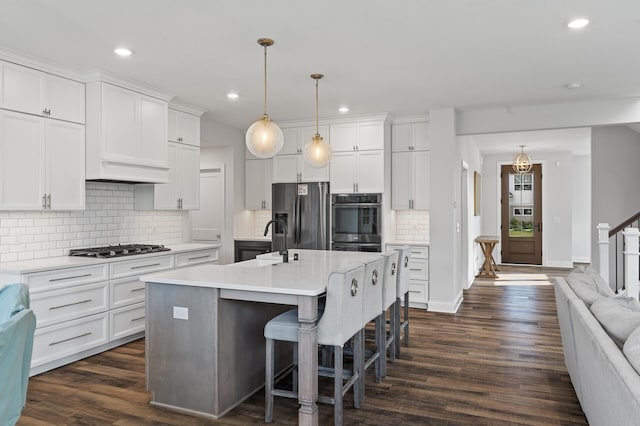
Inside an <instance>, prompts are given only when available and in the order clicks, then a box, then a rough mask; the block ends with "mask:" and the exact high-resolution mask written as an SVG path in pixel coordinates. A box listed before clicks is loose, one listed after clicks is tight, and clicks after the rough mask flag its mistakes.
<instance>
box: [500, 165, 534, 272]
mask: <svg viewBox="0 0 640 426" xmlns="http://www.w3.org/2000/svg"><path fill="white" fill-rule="evenodd" d="M500 179H501V183H502V185H501V187H502V191H501V193H502V198H501V204H502V208H501V210H502V223H501V227H500V228H501V230H502V241H501V242H502V252H501V255H502V262H503V263H526V264H530V265H542V165H540V164H534V165H533V168H532V169H531V171H530V172H528V173H516V172H515V171H514V170H513V168H512V167H511V165H504V166H502V170H501V173H500Z"/></svg>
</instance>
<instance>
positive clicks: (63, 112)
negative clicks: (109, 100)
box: [44, 74, 84, 123]
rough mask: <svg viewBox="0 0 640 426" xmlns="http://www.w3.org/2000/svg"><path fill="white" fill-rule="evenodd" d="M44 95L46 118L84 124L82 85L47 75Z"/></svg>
mask: <svg viewBox="0 0 640 426" xmlns="http://www.w3.org/2000/svg"><path fill="white" fill-rule="evenodd" d="M44 93H45V98H44V107H45V108H47V109H48V110H49V111H50V115H47V117H50V118H56V119H58V120H66V121H72V122H74V123H84V83H79V82H77V81H73V80H69V79H68V78H62V77H58V76H55V75H51V74H47V75H46V77H45V92H44Z"/></svg>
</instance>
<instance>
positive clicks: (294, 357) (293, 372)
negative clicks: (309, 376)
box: [291, 342, 298, 393]
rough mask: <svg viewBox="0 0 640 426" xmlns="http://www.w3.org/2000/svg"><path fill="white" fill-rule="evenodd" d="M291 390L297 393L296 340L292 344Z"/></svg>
mask: <svg viewBox="0 0 640 426" xmlns="http://www.w3.org/2000/svg"><path fill="white" fill-rule="evenodd" d="M291 374H292V376H293V378H292V380H293V392H295V393H298V342H296V343H294V344H293V371H292V372H291Z"/></svg>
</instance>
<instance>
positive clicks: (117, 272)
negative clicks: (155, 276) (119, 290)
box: [111, 255, 173, 279]
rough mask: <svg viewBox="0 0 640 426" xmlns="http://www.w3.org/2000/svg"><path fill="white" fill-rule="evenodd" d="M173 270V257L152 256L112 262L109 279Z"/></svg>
mask: <svg viewBox="0 0 640 426" xmlns="http://www.w3.org/2000/svg"><path fill="white" fill-rule="evenodd" d="M172 268H173V255H166V256H153V257H148V258H145V259H137V260H127V261H124V262H113V263H112V264H111V279H115V278H122V277H130V276H132V275H142V274H146V273H148V272H154V271H162V270H164V269H172Z"/></svg>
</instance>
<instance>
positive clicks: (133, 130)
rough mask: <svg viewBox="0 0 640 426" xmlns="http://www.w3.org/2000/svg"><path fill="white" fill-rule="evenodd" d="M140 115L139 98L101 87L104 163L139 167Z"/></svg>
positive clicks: (103, 84)
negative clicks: (137, 165) (109, 161)
mask: <svg viewBox="0 0 640 426" xmlns="http://www.w3.org/2000/svg"><path fill="white" fill-rule="evenodd" d="M138 115H139V96H138V95H137V94H136V93H135V92H132V91H131V90H127V89H123V88H120V87H117V86H113V85H111V84H107V83H102V132H103V138H104V139H103V150H104V151H103V155H102V158H103V159H105V160H111V161H121V162H125V163H133V164H138V163H139V161H138V135H139V129H138V123H139V118H138ZM165 153H166V151H165ZM165 155H166V154H165Z"/></svg>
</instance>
